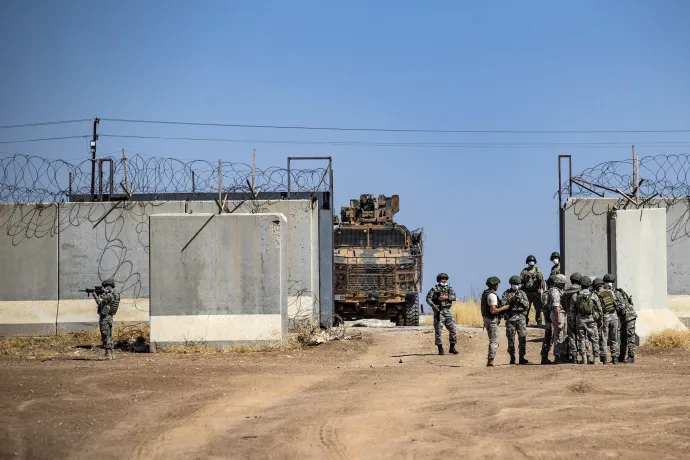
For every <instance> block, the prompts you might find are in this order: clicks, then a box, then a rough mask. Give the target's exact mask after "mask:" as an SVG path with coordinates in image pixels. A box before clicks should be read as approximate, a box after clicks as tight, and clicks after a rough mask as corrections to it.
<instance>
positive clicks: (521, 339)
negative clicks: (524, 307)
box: [506, 314, 527, 358]
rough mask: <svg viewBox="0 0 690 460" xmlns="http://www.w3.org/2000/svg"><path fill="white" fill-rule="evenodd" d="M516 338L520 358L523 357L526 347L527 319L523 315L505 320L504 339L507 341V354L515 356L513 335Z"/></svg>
mask: <svg viewBox="0 0 690 460" xmlns="http://www.w3.org/2000/svg"><path fill="white" fill-rule="evenodd" d="M516 332H517V336H518V349H519V353H520V355H519V356H520V357H521V358H522V357H524V356H525V351H526V347H527V319H526V318H525V315H524V314H516V315H513V316H511V317H510V318H506V338H507V339H508V354H510V355H511V356H513V355H515V333H516Z"/></svg>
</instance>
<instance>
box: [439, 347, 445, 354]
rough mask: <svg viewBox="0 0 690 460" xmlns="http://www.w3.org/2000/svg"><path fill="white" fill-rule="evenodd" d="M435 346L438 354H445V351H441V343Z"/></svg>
mask: <svg viewBox="0 0 690 460" xmlns="http://www.w3.org/2000/svg"><path fill="white" fill-rule="evenodd" d="M437 347H438V354H439V355H445V353H444V351H443V345H437Z"/></svg>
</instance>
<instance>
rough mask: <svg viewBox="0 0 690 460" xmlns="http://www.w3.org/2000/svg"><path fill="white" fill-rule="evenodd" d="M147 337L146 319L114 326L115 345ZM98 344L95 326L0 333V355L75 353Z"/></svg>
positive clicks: (124, 346) (136, 342)
mask: <svg viewBox="0 0 690 460" xmlns="http://www.w3.org/2000/svg"><path fill="white" fill-rule="evenodd" d="M148 341H149V326H148V324H146V323H136V324H117V325H116V326H115V328H114V330H113V342H115V347H116V348H118V349H121V350H131V349H132V347H133V346H135V345H140V344H146V343H148ZM100 346H101V334H100V332H99V331H98V329H97V328H94V329H91V330H84V331H79V332H70V333H65V334H59V335H51V336H47V337H14V336H9V337H3V338H2V339H0V355H9V356H24V357H31V358H46V357H50V356H57V355H62V354H75V353H78V352H79V351H80V350H90V351H93V350H96V349H98V348H100Z"/></svg>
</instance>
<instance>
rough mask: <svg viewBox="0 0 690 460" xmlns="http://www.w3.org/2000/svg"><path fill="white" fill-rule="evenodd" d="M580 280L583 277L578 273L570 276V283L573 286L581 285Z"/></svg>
mask: <svg viewBox="0 0 690 460" xmlns="http://www.w3.org/2000/svg"><path fill="white" fill-rule="evenodd" d="M580 279H582V275H580V274H579V273H578V272H575V273H573V274H572V275H570V282H571V283H573V284H575V283H577V284H580Z"/></svg>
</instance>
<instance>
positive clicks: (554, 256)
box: [550, 252, 561, 275]
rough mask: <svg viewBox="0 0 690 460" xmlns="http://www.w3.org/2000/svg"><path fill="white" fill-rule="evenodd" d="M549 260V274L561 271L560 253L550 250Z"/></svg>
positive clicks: (556, 273)
mask: <svg viewBox="0 0 690 460" xmlns="http://www.w3.org/2000/svg"><path fill="white" fill-rule="evenodd" d="M550 260H551V262H553V267H551V273H550V275H558V274H559V273H561V255H560V254H559V253H557V252H552V253H551V259H550Z"/></svg>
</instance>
